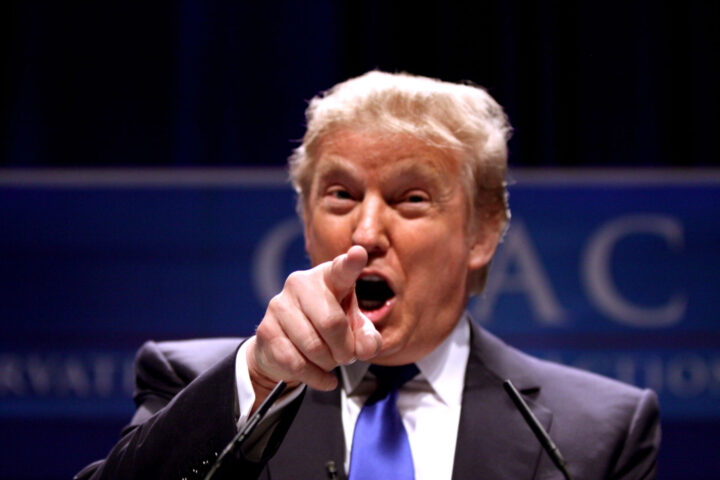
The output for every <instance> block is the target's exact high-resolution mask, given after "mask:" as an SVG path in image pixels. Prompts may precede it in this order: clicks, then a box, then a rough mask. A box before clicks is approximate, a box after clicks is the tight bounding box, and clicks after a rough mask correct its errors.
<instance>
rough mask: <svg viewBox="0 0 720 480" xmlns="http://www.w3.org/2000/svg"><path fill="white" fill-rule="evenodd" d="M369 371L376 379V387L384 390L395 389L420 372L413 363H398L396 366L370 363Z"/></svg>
mask: <svg viewBox="0 0 720 480" xmlns="http://www.w3.org/2000/svg"><path fill="white" fill-rule="evenodd" d="M370 371H371V372H372V373H373V374H374V375H375V377H376V378H377V381H378V387H380V388H382V389H383V390H385V391H390V390H397V389H399V388H400V387H402V386H403V385H405V383H407V382H408V381H410V380H411V379H412V378H413V377H414V376H415V375H417V374H418V373H420V370H418V368H417V366H415V364H414V363H410V364H408V365H399V366H397V367H384V366H382V365H370Z"/></svg>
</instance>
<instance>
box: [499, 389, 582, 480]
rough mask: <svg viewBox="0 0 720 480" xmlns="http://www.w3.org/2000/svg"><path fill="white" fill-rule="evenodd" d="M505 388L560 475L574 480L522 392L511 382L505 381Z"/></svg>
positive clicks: (567, 479) (566, 479)
mask: <svg viewBox="0 0 720 480" xmlns="http://www.w3.org/2000/svg"><path fill="white" fill-rule="evenodd" d="M503 388H505V391H506V392H507V394H508V395H509V396H510V399H511V400H512V401H513V403H514V404H515V406H516V407H517V409H518V410H520V413H521V414H522V416H523V419H525V423H527V424H528V426H529V427H530V430H532V432H533V433H534V434H535V437H536V438H537V439H538V441H539V442H540V445H542V447H543V449H544V450H545V451H546V452H547V454H548V455H550V460H552V462H553V463H554V464H555V466H556V467H557V469H558V470H560V473H562V474H563V477H565V480H572V477H571V476H570V472H568V470H567V465H566V464H565V459H564V458H563V456H562V455H561V454H560V450H558V448H557V446H556V445H555V443H554V442H553V441H552V439H551V438H550V435H548V433H547V432H546V431H545V429H544V428H543V426H542V425H541V424H540V422H539V421H538V419H537V417H536V416H535V415H534V414H533V413H532V410H530V407H528V405H527V403H525V400H523V398H522V397H521V396H520V392H518V391H517V389H516V388H515V385H513V384H512V382H511V381H510V380H505V381H504V382H503Z"/></svg>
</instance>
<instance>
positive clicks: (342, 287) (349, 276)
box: [324, 245, 368, 301]
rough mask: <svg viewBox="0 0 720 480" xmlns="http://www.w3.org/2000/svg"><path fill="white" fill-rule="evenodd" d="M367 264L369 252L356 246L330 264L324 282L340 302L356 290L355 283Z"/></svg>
mask: <svg viewBox="0 0 720 480" xmlns="http://www.w3.org/2000/svg"><path fill="white" fill-rule="evenodd" d="M367 262H368V254H367V251H365V249H364V248H363V247H361V246H359V245H354V246H352V247H350V249H349V250H348V251H347V252H346V253H343V254H342V255H338V256H337V257H335V258H334V259H333V261H332V262H331V263H330V266H329V268H327V269H326V270H325V275H324V280H325V284H326V285H327V286H328V288H329V289H330V291H332V292H333V294H334V295H335V298H336V299H337V300H338V301H341V300H343V299H344V298H345V297H346V296H347V295H348V294H349V293H350V292H352V290H353V288H355V281H356V280H357V278H358V276H359V275H360V272H362V269H363V268H365V265H367Z"/></svg>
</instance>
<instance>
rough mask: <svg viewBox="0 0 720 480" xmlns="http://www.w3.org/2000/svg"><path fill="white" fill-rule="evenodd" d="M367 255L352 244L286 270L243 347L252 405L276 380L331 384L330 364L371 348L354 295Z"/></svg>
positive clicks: (376, 346) (375, 341)
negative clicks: (329, 256) (306, 265)
mask: <svg viewBox="0 0 720 480" xmlns="http://www.w3.org/2000/svg"><path fill="white" fill-rule="evenodd" d="M367 261H368V255H367V252H366V251H365V249H364V248H363V247H360V246H353V247H351V248H350V249H349V250H348V251H347V253H344V254H342V255H339V256H337V257H335V258H334V259H333V260H332V261H330V262H325V263H322V264H320V265H318V266H316V267H315V268H312V269H310V270H306V271H300V272H294V273H292V274H290V276H289V277H288V278H287V280H286V281H285V286H284V287H283V290H282V292H280V293H279V294H278V295H276V296H275V297H273V299H272V300H270V303H269V304H268V308H267V311H266V312H265V317H264V318H263V320H262V322H261V323H260V325H259V326H258V328H257V333H256V335H255V337H254V338H252V339H251V340H249V341H250V342H251V343H250V344H249V346H248V349H247V363H248V369H249V373H250V379H251V380H252V383H253V387H254V389H255V396H256V403H255V406H256V407H257V406H258V405H259V404H260V402H262V400H263V399H264V398H265V397H266V396H267V394H268V393H269V392H270V390H271V389H272V388H273V387H274V386H275V384H276V383H277V381H279V380H284V381H285V382H287V383H288V384H289V385H297V384H300V383H305V384H307V385H308V386H310V387H312V388H315V389H317V390H332V389H334V388H335V387H336V386H337V378H336V377H335V375H333V374H332V373H330V372H331V371H332V370H333V369H334V368H335V367H337V366H338V365H345V364H348V363H352V362H353V361H354V360H355V359H360V360H369V359H370V358H372V357H374V356H375V355H376V354H377V352H378V351H379V350H380V346H381V342H382V340H381V337H380V334H379V333H378V331H377V330H376V329H375V326H374V325H373V324H372V322H371V321H370V320H369V319H368V318H367V317H366V316H365V315H363V314H362V312H361V311H360V309H359V307H358V303H357V297H356V296H355V282H356V281H357V278H358V276H359V275H360V273H361V272H362V269H363V268H365V265H367Z"/></svg>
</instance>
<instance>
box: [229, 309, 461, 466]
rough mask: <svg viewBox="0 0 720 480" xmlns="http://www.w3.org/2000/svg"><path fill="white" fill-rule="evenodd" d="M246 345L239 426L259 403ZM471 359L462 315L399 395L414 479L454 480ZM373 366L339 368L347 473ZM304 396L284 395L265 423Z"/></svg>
mask: <svg viewBox="0 0 720 480" xmlns="http://www.w3.org/2000/svg"><path fill="white" fill-rule="evenodd" d="M245 345H247V343H246V344H245ZM245 345H243V347H244V346H245ZM243 347H241V348H240V350H239V351H238V355H237V358H236V363H235V375H236V382H237V388H238V400H239V404H240V412H239V413H240V417H239V421H238V426H239V427H240V426H242V425H244V424H245V423H246V422H247V419H248V417H249V415H250V410H251V409H252V406H253V404H254V402H255V394H254V392H253V388H252V383H251V382H250V376H249V374H248V369H247V360H246V356H245V348H243ZM469 355H470V325H469V323H468V319H467V318H466V317H463V318H461V319H460V321H459V322H458V323H457V325H456V326H455V328H454V329H453V331H452V332H451V333H450V335H448V336H447V338H446V339H445V340H444V341H443V342H442V343H441V344H440V345H438V347H437V348H436V349H435V350H433V351H432V352H431V353H430V354H429V355H427V356H426V357H424V358H422V359H421V360H418V361H417V362H416V363H415V364H416V365H417V367H418V370H420V373H419V374H418V375H417V376H416V377H415V378H413V379H412V380H410V381H409V382H407V383H406V384H405V385H403V387H402V388H401V389H400V391H399V392H398V400H397V406H398V411H399V412H400V416H401V417H402V421H403V425H404V426H405V429H406V430H407V433H408V440H409V442H410V449H411V451H412V455H413V463H414V465H415V480H442V479H448V480H449V479H450V478H451V477H452V470H453V462H454V459H455V444H456V442H457V432H458V426H459V423H460V407H461V403H462V392H463V387H464V382H465V368H466V366H467V361H468V356H469ZM368 368H369V364H368V363H365V362H355V363H354V364H352V365H348V366H343V367H341V368H340V370H341V372H342V387H343V388H342V390H341V397H340V401H341V403H340V405H341V411H342V425H343V432H344V435H345V462H344V466H345V471H346V472H348V471H349V464H350V451H351V448H352V439H353V433H354V429H355V422H356V421H357V418H358V416H359V415H360V410H361V409H362V406H363V404H364V403H365V400H367V398H368V397H369V396H370V394H371V393H372V392H373V391H374V390H375V386H376V382H375V379H374V376H373V375H372V374H371V373H370V372H369V371H368ZM301 392H302V388H296V389H294V390H292V391H291V392H289V393H288V394H286V395H285V396H283V397H282V398H281V399H280V400H279V401H278V402H277V403H276V404H275V405H274V406H273V408H271V409H270V412H269V413H268V417H266V420H269V419H271V418H272V417H274V413H275V412H277V411H278V410H280V409H281V408H283V407H284V406H286V405H287V404H288V403H290V402H291V401H292V400H294V399H295V398H297V396H298V395H300V393H301ZM262 430H263V428H262V423H261V424H260V425H259V426H258V431H259V433H260V435H262V433H261V432H262ZM263 443H264V442H261V444H260V445H259V447H260V448H263V447H264V445H262V444H263ZM253 450H254V448H253ZM259 453H260V452H257V451H255V452H246V455H247V456H248V457H257V458H259ZM248 454H249V455H248Z"/></svg>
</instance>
